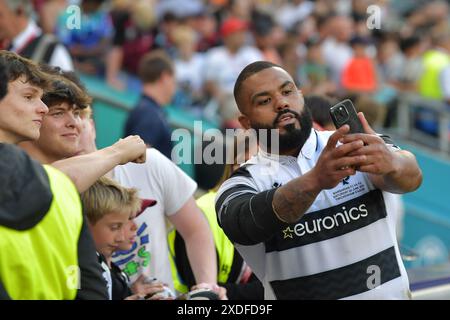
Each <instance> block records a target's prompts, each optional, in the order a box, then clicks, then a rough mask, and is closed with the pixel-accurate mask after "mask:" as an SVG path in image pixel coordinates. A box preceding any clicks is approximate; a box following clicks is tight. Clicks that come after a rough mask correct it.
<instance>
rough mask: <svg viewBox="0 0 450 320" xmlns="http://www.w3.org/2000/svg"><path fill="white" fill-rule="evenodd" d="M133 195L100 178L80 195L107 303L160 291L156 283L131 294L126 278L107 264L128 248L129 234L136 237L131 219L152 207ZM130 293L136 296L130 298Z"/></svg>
mask: <svg viewBox="0 0 450 320" xmlns="http://www.w3.org/2000/svg"><path fill="white" fill-rule="evenodd" d="M137 193H138V191H137V190H136V189H134V188H125V187H122V186H121V185H120V184H118V183H117V182H115V181H113V180H111V179H109V178H107V177H102V178H100V179H99V180H98V181H97V182H96V183H94V184H93V185H92V186H91V187H90V188H89V189H88V190H86V191H85V192H83V193H82V194H81V200H82V203H83V208H84V211H85V213H86V217H87V219H88V226H89V229H90V231H91V234H92V236H93V238H94V242H95V247H96V250H97V254H98V257H99V263H100V264H101V266H102V268H103V277H104V278H105V280H106V283H107V290H108V295H109V298H110V299H111V300H123V299H136V298H138V297H140V296H142V295H147V294H151V293H155V292H156V291H158V290H162V288H160V287H162V285H160V284H159V285H147V286H140V287H139V289H140V291H139V292H132V290H131V288H130V286H129V284H128V282H129V281H128V278H127V276H126V275H125V274H124V273H123V272H122V271H121V270H120V269H119V267H117V266H116V265H115V264H114V263H112V261H111V258H112V255H113V253H114V252H115V251H116V250H120V249H122V248H124V247H128V246H129V245H130V237H133V233H134V237H135V236H136V225H135V223H134V222H133V219H134V218H136V217H137V215H139V214H140V213H141V212H142V210H143V209H144V210H145V206H146V207H148V206H152V205H155V204H156V201H154V200H146V201H145V202H144V201H142V200H141V199H139V197H138V194H137ZM135 288H136V286H135ZM133 293H135V294H136V295H134V296H133Z"/></svg>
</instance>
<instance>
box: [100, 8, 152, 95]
mask: <svg viewBox="0 0 450 320" xmlns="http://www.w3.org/2000/svg"><path fill="white" fill-rule="evenodd" d="M153 2H154V1H153V0H125V1H114V2H113V7H112V12H111V17H112V22H113V26H114V36H113V41H112V49H111V51H110V52H109V54H108V57H107V61H106V81H107V82H108V84H109V85H110V86H112V87H114V88H116V89H119V90H123V89H128V90H133V91H139V90H140V89H141V83H140V81H139V79H138V77H137V74H138V64H139V61H140V60H141V58H142V57H143V56H144V55H145V54H146V53H148V52H149V51H150V50H151V48H152V47H153V44H154V36H153V27H154V26H155V24H156V17H155V13H154V4H153Z"/></svg>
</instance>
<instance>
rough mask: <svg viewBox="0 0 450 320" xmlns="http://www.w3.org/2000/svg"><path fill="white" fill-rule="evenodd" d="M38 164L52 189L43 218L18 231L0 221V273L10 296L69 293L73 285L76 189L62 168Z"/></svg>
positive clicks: (77, 226)
mask: <svg viewBox="0 0 450 320" xmlns="http://www.w3.org/2000/svg"><path fill="white" fill-rule="evenodd" d="M44 168H45V171H46V173H47V175H48V178H49V182H50V188H51V191H52V193H53V200H52V203H51V206H50V209H49V211H48V212H47V214H46V215H45V216H44V218H43V219H42V220H41V221H40V222H39V223H37V224H36V225H35V226H34V227H32V228H30V229H28V230H24V231H18V230H14V229H10V228H6V227H4V226H0V235H1V237H0V279H1V281H2V283H3V285H4V287H5V289H6V291H7V293H8V294H9V296H10V297H11V298H12V299H18V300H41V299H46V300H47V299H49V300H60V299H75V297H76V294H77V288H78V286H79V280H80V272H79V268H78V238H79V236H80V232H81V227H82V223H83V216H82V209H81V202H80V198H79V195H78V191H77V190H76V188H75V186H74V185H73V183H72V181H71V180H70V179H69V178H68V177H67V176H65V175H64V174H63V173H61V172H60V171H58V170H56V169H54V168H52V167H51V166H44Z"/></svg>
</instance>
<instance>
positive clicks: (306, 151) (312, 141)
mask: <svg viewBox="0 0 450 320" xmlns="http://www.w3.org/2000/svg"><path fill="white" fill-rule="evenodd" d="M316 148H317V135H316V132H315V130H314V129H312V130H311V134H310V135H309V138H308V139H307V140H306V142H305V144H304V145H303V148H302V150H301V151H300V153H299V155H298V157H297V158H301V157H305V158H307V159H312V157H313V156H314V153H315V152H316ZM297 158H296V157H293V156H280V155H277V154H272V153H268V152H266V151H264V150H263V149H261V148H259V149H258V154H257V155H256V156H254V157H252V158H251V159H250V160H248V162H247V163H249V164H256V163H261V160H266V161H267V160H271V161H278V162H281V163H285V162H293V161H296V160H297Z"/></svg>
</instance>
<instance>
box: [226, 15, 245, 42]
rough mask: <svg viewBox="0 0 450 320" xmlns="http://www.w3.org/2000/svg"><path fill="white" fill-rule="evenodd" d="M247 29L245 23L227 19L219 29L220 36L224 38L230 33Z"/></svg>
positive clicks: (235, 19)
mask: <svg viewBox="0 0 450 320" xmlns="http://www.w3.org/2000/svg"><path fill="white" fill-rule="evenodd" d="M247 28H248V25H247V23H246V22H245V21H243V20H240V19H237V18H228V19H227V20H225V21H224V22H223V23H222V26H221V27H220V34H221V35H222V37H223V38H224V37H227V36H229V35H230V34H232V33H235V32H238V31H244V30H247Z"/></svg>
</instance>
